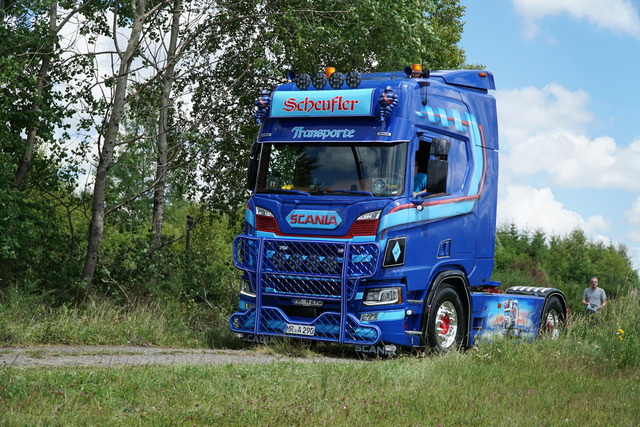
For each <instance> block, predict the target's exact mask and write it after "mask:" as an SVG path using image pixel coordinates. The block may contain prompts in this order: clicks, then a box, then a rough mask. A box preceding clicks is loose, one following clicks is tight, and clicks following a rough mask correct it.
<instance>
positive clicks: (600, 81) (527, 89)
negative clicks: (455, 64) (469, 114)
mask: <svg viewBox="0 0 640 427" xmlns="http://www.w3.org/2000/svg"><path fill="white" fill-rule="evenodd" d="M461 4H462V5H464V6H465V7H466V13H465V17H464V18H463V20H464V21H465V26H464V33H463V37H462V41H461V43H460V46H461V47H462V48H463V49H464V50H465V51H466V55H467V62H468V63H469V64H482V65H484V66H485V68H486V69H487V70H488V71H491V72H493V75H494V78H495V81H496V90H495V91H493V95H494V96H495V97H496V101H497V108H498V124H499V125H498V126H499V132H500V162H501V163H500V187H499V193H498V224H510V223H514V224H516V225H517V226H518V228H519V229H520V230H529V231H535V230H538V229H539V230H542V231H544V232H545V233H546V234H547V235H556V236H564V235H566V234H567V233H569V232H570V231H571V230H573V229H575V228H580V229H582V230H583V231H584V232H585V233H586V235H587V236H588V238H589V239H590V240H592V241H602V242H604V243H605V244H609V243H612V244H614V245H618V244H624V245H626V246H627V247H628V249H629V255H630V257H631V259H632V261H633V262H634V265H635V268H640V105H639V103H640V83H639V82H640V78H639V76H638V74H640V0H461ZM585 280H586V279H585Z"/></svg>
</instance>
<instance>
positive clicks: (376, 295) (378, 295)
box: [363, 287, 402, 305]
mask: <svg viewBox="0 0 640 427" xmlns="http://www.w3.org/2000/svg"><path fill="white" fill-rule="evenodd" d="M400 302H402V288H401V287H393V288H371V289H367V290H366V291H365V293H364V301H363V304H364V305H382V304H397V303H400Z"/></svg>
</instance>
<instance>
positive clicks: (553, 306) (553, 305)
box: [540, 296, 566, 340]
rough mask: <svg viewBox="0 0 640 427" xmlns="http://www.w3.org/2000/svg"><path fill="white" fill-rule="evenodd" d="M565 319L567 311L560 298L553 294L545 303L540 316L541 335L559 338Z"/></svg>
mask: <svg viewBox="0 0 640 427" xmlns="http://www.w3.org/2000/svg"><path fill="white" fill-rule="evenodd" d="M565 320H566V318H565V312H564V309H563V308H562V302H561V301H560V298H559V297H557V296H552V297H551V298H550V299H549V301H548V302H547V304H546V305H545V308H544V312H543V313H542V317H541V318H540V335H541V336H543V337H547V338H551V339H553V340H555V339H558V337H559V336H560V330H561V329H562V325H563V324H564V322H565Z"/></svg>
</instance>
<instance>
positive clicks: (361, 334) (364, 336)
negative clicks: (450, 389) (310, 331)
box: [229, 236, 380, 344]
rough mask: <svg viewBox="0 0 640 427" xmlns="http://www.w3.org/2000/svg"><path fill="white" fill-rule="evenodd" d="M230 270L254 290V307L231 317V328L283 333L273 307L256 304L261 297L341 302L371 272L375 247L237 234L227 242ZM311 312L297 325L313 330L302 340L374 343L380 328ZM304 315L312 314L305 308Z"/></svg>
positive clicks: (377, 249)
mask: <svg viewBox="0 0 640 427" xmlns="http://www.w3.org/2000/svg"><path fill="white" fill-rule="evenodd" d="M233 253H234V263H235V265H236V267H238V268H240V269H242V270H245V271H247V272H248V273H249V276H250V278H251V282H252V285H253V286H254V289H256V295H257V296H256V298H257V304H256V307H255V308H252V309H250V310H249V311H247V312H245V313H235V314H234V315H233V316H231V319H230V320H229V324H230V327H231V329H232V330H234V331H236V332H244V333H251V334H261V335H280V336H282V335H285V330H286V325H287V323H300V322H292V321H291V320H290V319H289V318H288V317H287V315H286V314H285V313H284V312H283V311H282V310H281V309H280V308H278V307H270V306H263V305H262V297H263V296H265V295H275V296H278V297H284V298H300V297H303V298H310V299H322V300H333V301H342V302H346V301H348V300H352V299H353V298H354V296H355V290H356V289H357V285H358V282H359V281H360V280H362V279H365V278H368V277H371V276H372V275H373V274H374V273H375V272H376V270H377V267H378V262H379V258H380V256H379V255H380V247H379V246H378V245H377V244H376V243H350V242H344V243H343V242H326V241H298V240H279V239H277V240H276V239H261V238H255V237H248V236H238V237H237V238H236V239H235V240H234V243H233ZM346 306H347V304H345V303H342V304H341V307H342V308H341V309H340V310H339V312H335V311H325V312H321V313H320V311H315V313H320V314H319V315H318V317H316V318H315V319H309V321H306V322H302V323H304V324H305V325H309V326H314V328H315V333H314V335H313V336H312V337H305V338H308V339H315V340H324V341H335V342H341V343H351V344H356V343H362V344H374V343H376V342H377V341H378V340H379V339H380V329H379V328H378V327H377V326H374V325H368V324H362V323H360V322H359V320H358V319H357V318H356V317H355V316H353V315H352V314H350V313H346V312H344V311H343V310H345V309H346ZM308 312H309V313H312V312H314V311H312V310H308Z"/></svg>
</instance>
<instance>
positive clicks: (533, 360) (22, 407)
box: [0, 291, 640, 426]
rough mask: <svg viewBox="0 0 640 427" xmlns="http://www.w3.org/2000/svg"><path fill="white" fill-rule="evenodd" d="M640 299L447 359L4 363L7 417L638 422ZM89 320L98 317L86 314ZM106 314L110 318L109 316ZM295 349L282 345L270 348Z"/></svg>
mask: <svg viewBox="0 0 640 427" xmlns="http://www.w3.org/2000/svg"><path fill="white" fill-rule="evenodd" d="M639 303H640V296H639V295H638V292H636V291H631V292H630V293H629V295H628V296H625V297H619V298H617V299H614V300H611V301H610V303H609V305H608V307H607V311H606V313H604V314H603V316H602V318H601V319H599V321H598V322H597V323H594V322H593V321H591V320H590V319H586V318H584V317H582V316H580V315H573V316H572V318H571V322H570V324H569V328H568V330H567V331H565V333H564V334H563V336H562V337H561V338H560V339H559V340H557V341H552V340H540V341H536V342H533V343H516V342H511V341H501V342H494V343H491V344H484V345H480V346H479V347H476V348H473V349H471V350H469V351H466V352H464V353H451V354H447V355H444V356H439V357H431V356H423V355H410V354H407V355H403V356H400V357H397V358H393V359H388V360H369V361H364V362H363V361H359V360H358V359H356V358H351V359H350V361H349V362H348V363H324V362H322V363H320V362H311V363H309V362H281V363H273V364H267V365H248V364H228V365H222V366H171V367H156V366H144V367H123V368H20V367H12V366H4V367H0V408H2V409H1V412H0V425H39V424H40V425H114V424H123V425H140V424H142V425H238V426H244V425H273V426H281V425H287V426H297V425H304V426H314V425H363V424H376V425H394V426H395V425H407V426H415V425H444V426H450V425H608V426H611V425H615V426H635V425H638V424H640V407H639V405H638V402H640V342H639V341H638V335H637V333H638V328H639V326H638V325H640V322H638V320H639V317H640V314H639V313H638V310H637V308H638V306H639ZM146 310H147V312H148V311H149V308H147V309H146ZM5 314H6V313H5ZM112 314H113V313H112ZM52 316H53V315H52ZM96 316H97V314H96V313H93V314H92V315H91V316H89V317H90V318H94V317H96ZM103 316H105V315H103ZM128 316H130V317H128V318H127V321H128V322H129V325H128V327H129V328H130V329H131V328H135V327H136V326H135V325H137V324H140V326H138V327H139V328H140V330H138V331H137V332H136V333H138V334H144V330H145V329H144V328H143V327H142V325H147V326H146V328H147V334H151V335H149V336H148V337H147V338H144V337H141V338H140V339H145V340H153V338H152V337H153V336H157V334H159V332H158V331H157V330H156V331H154V330H153V328H151V327H150V326H149V325H148V324H147V323H146V322H152V320H151V319H149V318H148V317H146V316H148V313H147V314H144V312H143V313H142V314H141V313H139V312H135V311H134V312H131V313H129V314H128ZM54 317H55V316H53V317H52V319H50V322H51V323H52V324H53V325H54V326H55V325H57V324H65V322H66V324H67V327H66V330H68V331H74V330H75V328H76V327H78V328H79V326H73V325H77V324H81V321H79V320H74V319H76V318H80V319H82V316H81V315H80V313H75V314H74V313H67V314H66V315H65V316H59V317H58V318H57V320H56V319H55V318H54ZM150 317H153V318H155V319H156V322H168V319H167V318H164V319H162V317H161V316H159V315H156V316H150ZM63 318H66V319H67V320H66V321H63V320H62V319H63ZM140 319H147V320H146V321H145V322H143V321H142V320H140ZM28 320H29V319H26V320H25V322H27V323H25V325H28V324H29V323H28ZM40 320H42V319H40ZM84 321H85V323H84V324H87V322H88V324H92V321H89V320H88V318H87V317H85V318H84ZM102 323H109V322H105V319H104V318H103V319H102ZM168 323H171V322H168ZM39 324H40V323H38V322H34V323H32V324H31V325H32V326H31V327H32V328H36V327H37V326H38V325H39ZM5 325H6V323H5ZM163 328H164V330H165V331H166V330H171V328H169V327H168V326H167V325H165V326H164V327H158V328H157V329H163ZM54 329H55V328H54ZM619 329H623V330H624V331H625V334H624V337H621V336H620V335H619V333H618V330H619ZM62 330H63V331H64V329H62ZM153 334H156V335H153ZM116 335H117V334H115V333H114V335H113V336H114V337H115V336H116ZM214 335H215V334H214ZM58 339H60V337H58ZM193 339H194V341H192V342H198V341H197V340H195V338H193ZM114 340H115V343H117V339H115V338H114V339H113V340H112V341H111V342H106V341H108V340H105V339H101V340H96V341H101V342H100V343H102V344H105V343H114ZM62 341H64V339H63V340H62ZM167 341H170V340H168V339H167ZM96 343H97V342H96ZM5 344H6V341H5ZM156 345H158V344H156ZM323 348H324V347H323ZM326 348H328V349H329V350H330V351H331V350H332V349H333V351H335V350H336V349H335V348H334V347H332V346H328V347H326ZM259 350H260V349H259ZM291 350H292V346H287V345H280V346H276V348H275V350H274V349H270V350H268V351H278V352H285V353H286V352H290V351H291ZM294 350H295V349H294ZM261 351H264V350H261ZM301 353H304V352H301Z"/></svg>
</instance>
